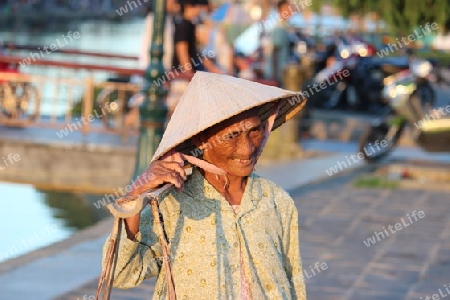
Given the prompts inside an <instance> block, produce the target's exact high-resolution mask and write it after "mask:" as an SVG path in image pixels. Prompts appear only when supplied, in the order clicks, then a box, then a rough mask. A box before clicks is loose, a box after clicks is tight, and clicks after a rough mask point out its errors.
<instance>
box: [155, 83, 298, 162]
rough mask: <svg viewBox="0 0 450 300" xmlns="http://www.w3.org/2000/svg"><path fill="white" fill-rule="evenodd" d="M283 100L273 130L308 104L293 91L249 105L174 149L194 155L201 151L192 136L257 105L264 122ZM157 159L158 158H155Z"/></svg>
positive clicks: (181, 142)
mask: <svg viewBox="0 0 450 300" xmlns="http://www.w3.org/2000/svg"><path fill="white" fill-rule="evenodd" d="M280 102H281V105H280V108H279V111H278V114H277V117H276V119H275V122H274V125H273V127H272V131H274V130H275V129H277V128H278V127H280V126H281V125H283V124H284V123H285V122H287V121H289V120H290V119H292V118H293V117H294V116H295V115H296V114H297V113H299V112H300V111H301V110H302V109H303V108H304V106H305V104H306V98H305V97H304V96H303V95H302V93H301V92H299V93H293V94H290V95H287V96H285V97H279V98H275V99H269V100H268V101H267V102H266V103H263V104H259V105H255V106H253V107H248V108H247V109H246V110H242V111H240V112H237V113H236V114H235V115H231V116H228V117H227V118H224V119H222V120H217V123H215V124H211V126H208V127H205V128H203V129H202V130H199V131H198V132H197V133H196V134H194V135H192V136H191V137H189V138H187V139H185V140H183V141H180V143H179V144H178V145H175V146H174V148H173V149H175V151H177V152H181V153H183V154H187V155H194V154H196V153H199V151H196V149H197V146H196V145H195V144H194V142H193V140H192V138H193V137H194V136H196V135H197V134H199V133H201V132H203V131H204V130H206V129H208V128H211V127H213V126H215V125H217V124H219V123H221V122H223V121H225V120H228V119H230V118H232V117H234V116H237V115H239V114H241V113H243V112H245V111H248V110H251V109H254V108H255V107H260V109H259V116H260V119H261V121H262V122H263V123H264V122H265V121H266V120H267V119H268V118H269V116H270V115H271V114H272V112H273V109H274V108H275V106H276V105H277V104H278V103H280ZM155 160H156V159H155Z"/></svg>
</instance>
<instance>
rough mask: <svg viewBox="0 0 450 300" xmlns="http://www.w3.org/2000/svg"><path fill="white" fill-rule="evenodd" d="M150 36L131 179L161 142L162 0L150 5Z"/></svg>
mask: <svg viewBox="0 0 450 300" xmlns="http://www.w3.org/2000/svg"><path fill="white" fill-rule="evenodd" d="M153 5H154V7H153V12H154V13H153V14H154V16H153V35H152V40H151V46H150V49H149V52H150V64H149V65H148V67H147V70H146V71H145V75H144V77H145V84H144V86H143V88H142V90H141V93H143V94H144V95H145V98H144V101H143V102H142V104H141V105H140V106H139V116H140V128H139V140H138V148H137V152H136V163H135V167H134V174H133V179H135V178H136V177H137V176H138V175H140V174H142V173H143V172H144V171H145V170H146V169H147V168H148V166H149V164H150V160H151V157H152V155H153V153H155V151H156V148H157V147H158V144H159V142H160V140H161V137H162V135H163V132H164V124H165V122H166V118H167V112H168V108H167V105H166V101H165V98H166V95H167V89H166V88H165V87H164V86H163V85H162V84H156V83H158V80H157V79H158V78H161V77H162V76H164V66H163V62H162V57H163V54H164V53H163V51H164V46H163V45H164V29H165V28H164V25H165V19H166V0H156V1H154V4H153Z"/></svg>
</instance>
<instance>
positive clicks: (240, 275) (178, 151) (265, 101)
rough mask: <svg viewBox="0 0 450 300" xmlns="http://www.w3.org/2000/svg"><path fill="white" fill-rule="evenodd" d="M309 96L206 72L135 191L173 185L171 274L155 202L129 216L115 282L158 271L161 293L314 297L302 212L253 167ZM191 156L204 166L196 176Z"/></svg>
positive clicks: (164, 209) (136, 280)
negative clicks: (309, 292)
mask: <svg viewBox="0 0 450 300" xmlns="http://www.w3.org/2000/svg"><path fill="white" fill-rule="evenodd" d="M304 103H305V101H304V99H303V98H301V95H300V94H299V93H293V92H290V91H286V90H282V89H279V88H276V87H270V86H265V85H262V84H258V83H254V82H250V81H247V80H243V79H238V78H234V77H230V76H227V75H218V74H211V73H204V72H197V73H196V75H195V76H194V78H193V79H192V81H191V83H190V84H189V86H188V88H187V90H186V92H185V94H184V95H183V97H182V98H181V100H180V103H179V104H178V106H177V108H176V110H175V112H174V114H173V116H172V119H171V120H170V122H169V124H168V126H167V129H166V132H165V133H164V136H163V138H162V141H161V143H160V145H159V148H158V150H157V151H156V153H155V155H154V157H153V159H152V163H151V165H150V166H149V168H148V169H147V170H146V172H145V173H144V174H142V175H141V176H140V177H141V178H142V179H144V180H143V181H144V182H145V183H142V184H141V185H140V186H138V187H136V188H135V189H134V190H132V191H131V192H130V193H129V196H130V197H132V196H138V195H141V194H143V193H145V192H146V191H148V190H154V189H155V188H157V187H159V186H160V185H162V184H167V183H170V184H172V185H173V186H174V187H173V188H169V189H168V190H167V191H166V192H164V193H163V194H162V195H160V196H159V209H160V212H161V215H162V217H163V218H162V219H163V222H164V227H165V235H166V237H167V240H168V245H169V253H170V254H169V257H168V260H169V263H170V268H169V269H170V270H169V273H168V268H167V267H166V268H165V267H164V264H163V256H164V255H163V251H162V248H161V243H160V239H158V230H157V229H156V225H157V221H159V220H155V218H154V214H152V211H151V209H150V208H149V207H148V206H147V207H146V208H145V209H143V210H142V212H141V213H139V214H136V215H134V216H130V217H128V218H126V219H125V221H124V230H123V235H122V236H121V237H120V238H119V243H120V247H119V253H118V262H117V265H116V269H115V273H114V282H113V285H114V286H115V287H118V288H132V287H135V286H137V285H139V284H140V283H141V282H142V281H143V280H144V279H146V278H148V277H151V276H158V280H157V284H156V288H155V294H154V299H167V298H171V299H174V298H175V297H176V298H177V299H196V300H197V299H208V300H210V299H255V300H257V299H306V292H305V285H304V282H303V275H302V265H301V259H300V251H299V233H298V217H297V209H296V207H295V205H294V202H293V200H292V198H291V197H290V196H289V194H288V193H287V192H285V191H284V190H283V189H281V188H280V187H279V186H278V185H276V184H275V183H273V182H271V181H269V180H267V179H265V178H262V177H260V176H258V175H256V174H255V173H254V172H253V170H254V167H255V164H256V162H257V159H258V157H259V155H260V154H261V150H262V148H263V147H264V144H265V142H266V140H267V137H268V134H269V132H270V131H271V130H272V129H275V128H276V127H278V126H280V125H281V124H282V123H283V122H285V121H286V120H288V119H289V118H291V117H292V116H293V115H294V114H295V113H297V112H298V111H299V110H300V109H301V107H302V106H303V105H304ZM192 155H193V156H197V157H201V158H202V162H204V163H205V164H201V163H198V161H200V159H198V158H197V159H194V158H193V156H192ZM185 159H187V160H188V161H191V162H193V163H198V165H199V166H200V167H197V166H195V167H193V170H192V175H190V176H188V175H187V174H186V171H185V170H186V169H185V168H184V160H185ZM141 182H142V181H141ZM158 219H159V218H158ZM167 282H169V285H171V287H168V286H167V285H166V284H167ZM170 290H172V293H173V295H172V296H170V295H168V294H169V293H170ZM168 291H169V292H168Z"/></svg>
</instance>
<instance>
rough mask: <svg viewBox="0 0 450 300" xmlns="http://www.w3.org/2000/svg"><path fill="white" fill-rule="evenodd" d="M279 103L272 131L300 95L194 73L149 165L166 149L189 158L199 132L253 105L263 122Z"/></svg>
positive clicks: (302, 101) (295, 108)
mask: <svg viewBox="0 0 450 300" xmlns="http://www.w3.org/2000/svg"><path fill="white" fill-rule="evenodd" d="M279 101H281V103H280V107H279V111H278V115H277V117H276V119H275V122H274V125H273V127H272V130H274V129H275V128H277V127H279V126H280V125H281V124H283V123H284V122H286V121H287V120H289V119H291V118H292V117H293V116H294V115H295V114H296V113H297V112H299V111H300V110H301V109H302V107H303V106H304V105H305V103H306V99H305V98H304V97H303V95H302V94H301V92H292V91H288V90H284V89H280V88H277V87H274V86H268V85H264V84H260V83H257V82H253V81H249V80H245V79H241V78H236V77H232V76H228V75H219V74H214V73H206V72H200V71H199V72H196V73H195V75H194V77H193V78H192V80H191V82H190V83H189V85H188V86H187V88H186V90H185V91H184V93H183V95H182V96H181V98H180V101H179V102H178V105H177V106H176V108H175V111H174V112H173V114H172V117H171V119H170V121H169V123H168V124H167V128H166V130H165V132H164V135H163V137H162V139H161V142H160V144H159V146H158V149H157V150H156V152H155V154H154V155H153V158H152V162H153V161H155V160H158V159H159V158H160V157H161V156H163V155H164V154H166V153H167V152H168V151H170V150H176V151H178V152H182V153H185V154H188V155H191V152H190V151H192V150H194V149H195V145H194V144H193V143H192V141H191V138H192V137H193V136H195V135H197V134H198V133H200V132H202V131H203V130H205V129H207V128H209V127H211V126H213V125H215V124H218V123H220V122H222V121H224V120H226V119H229V118H231V117H232V116H235V115H238V114H240V113H241V112H244V111H246V110H249V109H251V108H253V107H256V106H261V107H260V109H259V112H260V116H261V121H263V122H264V121H265V120H266V119H267V118H268V117H269V116H270V114H271V113H272V110H273V108H274V107H275V106H276V105H277V103H278V102H279Z"/></svg>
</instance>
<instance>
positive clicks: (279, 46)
mask: <svg viewBox="0 0 450 300" xmlns="http://www.w3.org/2000/svg"><path fill="white" fill-rule="evenodd" d="M277 8H278V21H277V23H276V25H275V27H274V28H273V30H271V31H270V32H269V33H268V35H269V36H270V42H271V44H272V49H271V50H272V51H270V52H269V57H267V58H266V77H267V78H268V79H275V80H276V81H277V82H278V84H279V85H281V83H282V79H283V70H284V68H285V67H286V65H287V64H288V63H289V39H288V31H287V21H288V20H289V18H290V17H291V15H292V10H291V9H290V4H289V2H288V1H286V0H281V1H279V2H278V5H277ZM267 73H269V74H267Z"/></svg>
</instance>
